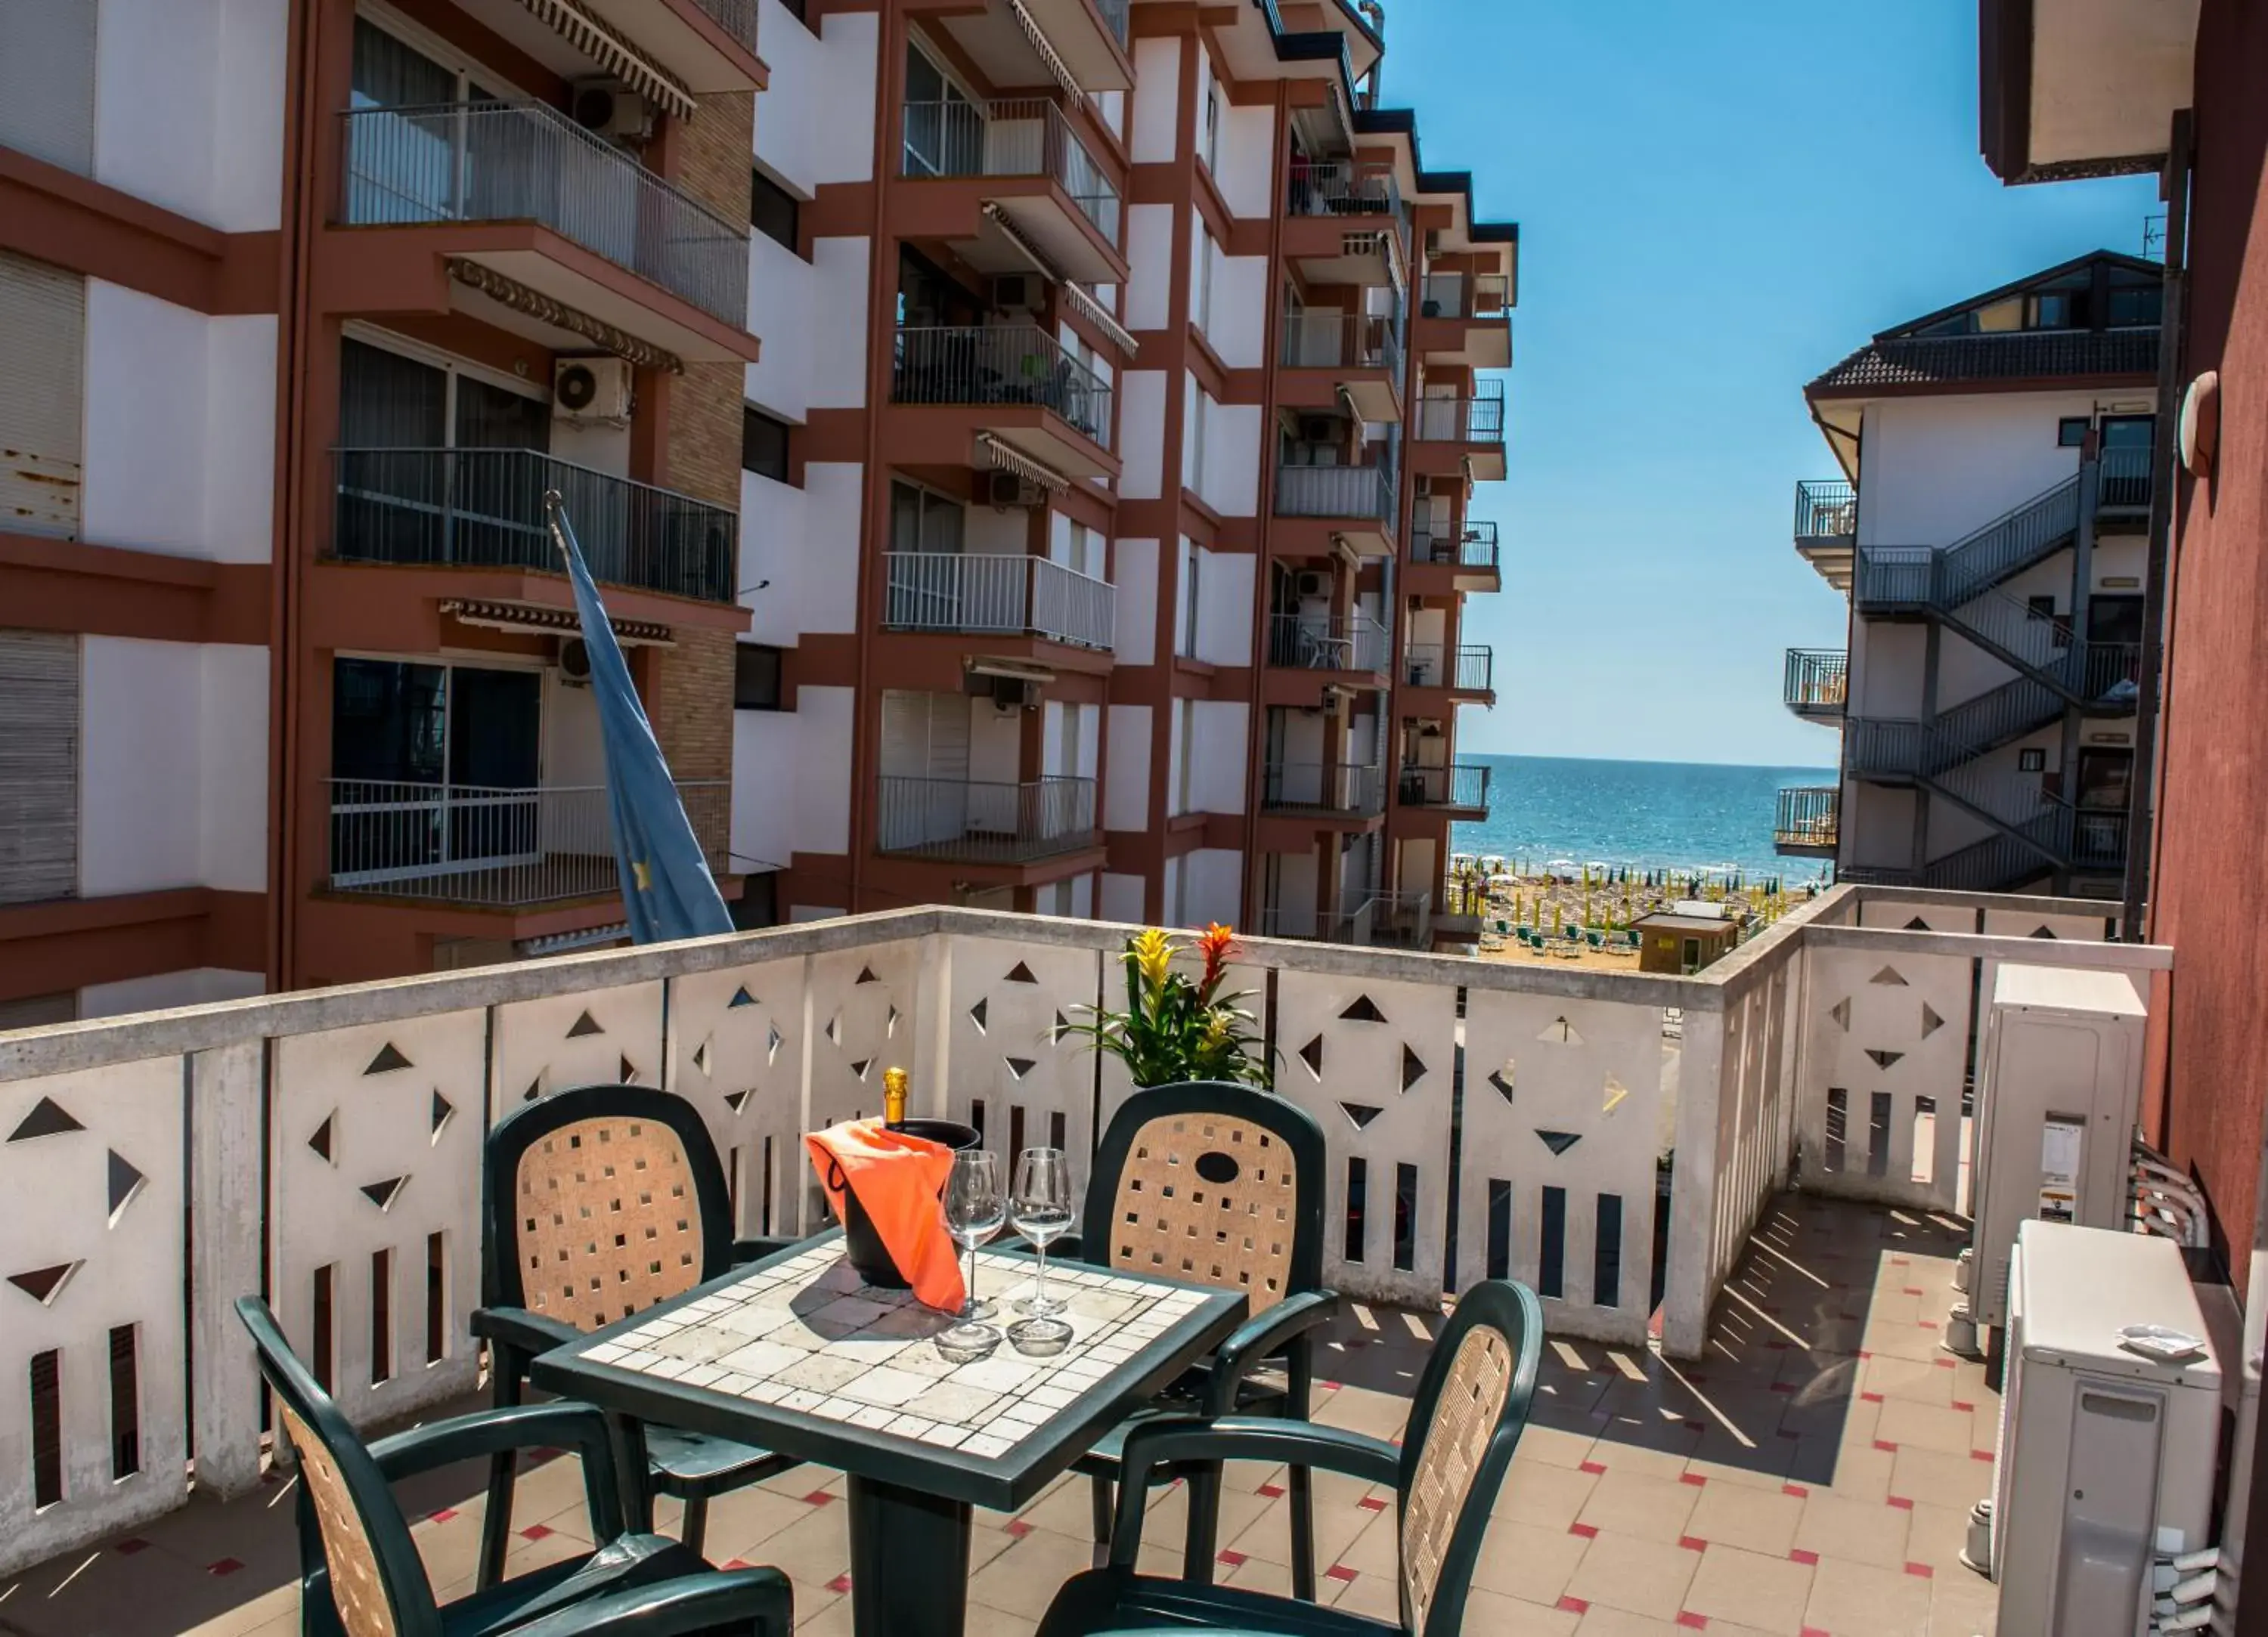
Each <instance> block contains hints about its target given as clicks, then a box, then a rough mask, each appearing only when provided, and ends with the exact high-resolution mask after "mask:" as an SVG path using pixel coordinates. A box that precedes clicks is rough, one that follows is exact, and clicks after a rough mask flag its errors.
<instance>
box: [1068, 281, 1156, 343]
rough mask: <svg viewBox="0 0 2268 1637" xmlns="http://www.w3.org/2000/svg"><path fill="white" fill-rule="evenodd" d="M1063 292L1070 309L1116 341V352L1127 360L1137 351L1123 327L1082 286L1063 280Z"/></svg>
mask: <svg viewBox="0 0 2268 1637" xmlns="http://www.w3.org/2000/svg"><path fill="white" fill-rule="evenodd" d="M1063 292H1064V299H1065V300H1066V301H1068V302H1070V303H1071V307H1072V308H1073V309H1074V310H1075V311H1076V312H1078V313H1079V316H1080V317H1081V318H1083V319H1086V321H1087V322H1088V323H1089V324H1092V325H1094V327H1095V328H1097V329H1099V330H1101V332H1102V333H1103V334H1105V335H1108V337H1110V339H1111V340H1112V341H1116V343H1117V344H1118V350H1119V351H1121V352H1123V353H1124V354H1125V355H1126V356H1128V357H1129V358H1131V357H1132V356H1134V354H1135V352H1136V351H1137V350H1138V349H1137V348H1136V345H1135V341H1134V337H1133V336H1132V335H1130V334H1128V333H1127V329H1126V327H1125V326H1124V325H1123V324H1121V323H1120V322H1119V321H1118V320H1117V319H1114V318H1112V317H1111V316H1110V312H1109V310H1108V308H1106V307H1105V306H1104V305H1102V304H1101V302H1099V301H1097V300H1096V299H1095V298H1094V296H1093V295H1091V294H1090V293H1089V292H1088V291H1087V290H1086V287H1085V286H1084V285H1081V284H1079V283H1077V282H1075V281H1073V280H1071V279H1065V280H1064V285H1063Z"/></svg>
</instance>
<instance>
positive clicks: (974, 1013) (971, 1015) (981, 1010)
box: [968, 996, 992, 1034]
mask: <svg viewBox="0 0 2268 1637" xmlns="http://www.w3.org/2000/svg"><path fill="white" fill-rule="evenodd" d="M991 1015H992V1002H991V998H990V996H987V997H986V998H984V999H983V1000H981V1001H979V1002H976V1005H974V1006H972V1007H970V1008H969V1009H968V1021H969V1022H971V1023H973V1024H976V1032H977V1033H979V1034H983V1032H984V1020H985V1019H986V1018H987V1017H990V1016H991Z"/></svg>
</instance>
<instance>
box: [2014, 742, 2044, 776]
mask: <svg viewBox="0 0 2268 1637" xmlns="http://www.w3.org/2000/svg"><path fill="white" fill-rule="evenodd" d="M2047 765H2048V753H2047V752H2046V751H2044V750H2043V749H2042V748H2041V747H2039V746H2038V745H2034V746H2033V747H2032V748H2031V749H2029V750H2021V751H2018V752H2016V771H2017V772H2018V773H2044V772H2046V771H2047Z"/></svg>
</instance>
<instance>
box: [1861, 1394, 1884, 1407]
mask: <svg viewBox="0 0 2268 1637" xmlns="http://www.w3.org/2000/svg"><path fill="white" fill-rule="evenodd" d="M1859 1399H1860V1401H1861V1402H1863V1403H1867V1404H1880V1403H1881V1401H1882V1395H1881V1393H1879V1392H1862V1393H1860V1394H1859Z"/></svg>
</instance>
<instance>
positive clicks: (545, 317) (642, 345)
mask: <svg viewBox="0 0 2268 1637" xmlns="http://www.w3.org/2000/svg"><path fill="white" fill-rule="evenodd" d="M445 265H446V268H447V270H448V274H449V276H450V277H451V278H453V279H454V280H455V281H456V282H457V283H460V284H462V285H463V286H464V287H465V288H466V289H467V290H478V291H479V292H480V293H481V294H482V295H483V296H486V297H488V298H489V299H490V300H491V301H495V302H499V303H501V304H502V305H504V306H507V307H510V308H511V309H512V311H513V312H520V313H525V314H527V316H528V317H529V318H531V319H536V320H537V321H538V322H540V323H544V324H549V325H550V326H551V327H553V328H555V329H562V330H565V331H566V332H567V333H568V334H571V335H579V336H581V337H582V338H583V339H584V340H585V341H590V342H591V343H593V345H595V346H600V347H603V348H605V349H607V350H608V352H610V353H613V354H614V355H615V356H616V357H618V358H627V359H629V360H630V362H631V363H635V364H637V365H638V366H639V367H640V368H642V369H647V370H660V371H665V372H666V373H667V374H670V375H682V374H684V373H685V360H684V359H682V358H681V357H679V356H677V355H676V354H675V353H674V352H671V351H669V350H668V349H666V348H662V347H656V346H654V345H652V343H651V342H648V341H640V340H639V339H638V338H637V336H635V335H632V334H629V333H628V332H626V331H623V330H619V329H616V328H615V327H614V326H613V325H611V324H609V323H608V322H607V321H606V320H605V319H594V318H593V317H592V316H591V315H590V314H589V313H587V312H583V311H582V310H581V309H579V308H576V307H571V306H569V305H567V304H566V303H564V302H563V301H554V300H553V299H552V298H551V297H549V296H547V295H545V294H544V293H543V292H542V291H541V290H531V289H530V288H529V287H528V286H527V285H525V284H523V283H520V282H519V280H518V279H516V278H512V277H509V276H507V275H504V274H502V273H499V272H497V270H496V269H495V268H491V267H487V266H484V265H483V264H482V263H481V262H478V261H466V260H465V259H464V258H463V257H462V256H451V257H450V258H449V260H448V261H447V262H446V264H445Z"/></svg>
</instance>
